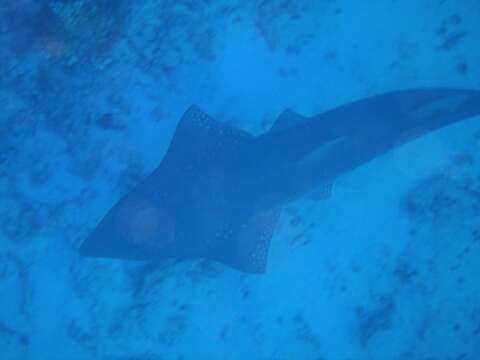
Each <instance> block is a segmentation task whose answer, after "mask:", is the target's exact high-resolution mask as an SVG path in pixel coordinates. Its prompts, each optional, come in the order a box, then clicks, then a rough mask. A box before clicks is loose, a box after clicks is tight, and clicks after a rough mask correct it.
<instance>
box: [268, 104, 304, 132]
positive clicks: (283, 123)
mask: <svg viewBox="0 0 480 360" xmlns="http://www.w3.org/2000/svg"><path fill="white" fill-rule="evenodd" d="M307 119H308V118H306V117H304V116H302V115H300V114H297V113H296V112H294V111H293V110H290V109H287V110H285V111H283V112H282V113H281V114H280V116H279V117H278V118H277V120H276V121H275V123H274V124H273V126H272V128H271V129H270V131H277V130H285V129H287V128H289V127H291V126H294V125H298V124H299V123H301V122H303V121H305V120H307Z"/></svg>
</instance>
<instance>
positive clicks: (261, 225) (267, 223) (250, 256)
mask: <svg viewBox="0 0 480 360" xmlns="http://www.w3.org/2000/svg"><path fill="white" fill-rule="evenodd" d="M280 212H281V210H280V209H278V208H275V209H269V210H265V211H260V212H256V213H255V214H254V216H252V217H251V218H250V219H249V220H248V222H246V223H244V224H242V225H241V229H240V232H239V235H238V237H237V239H236V240H237V241H236V246H237V248H236V253H237V264H236V267H237V268H239V269H240V270H242V271H244V272H248V273H255V274H263V273H264V272H265V270H266V268H267V260H268V252H269V248H270V242H271V239H272V237H273V234H274V232H275V228H276V226H277V221H278V218H279V216H280Z"/></svg>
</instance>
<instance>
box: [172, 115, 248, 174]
mask: <svg viewBox="0 0 480 360" xmlns="http://www.w3.org/2000/svg"><path fill="white" fill-rule="evenodd" d="M252 138H253V137H252V135H250V134H249V133H247V132H245V131H243V130H241V129H238V128H235V127H233V126H230V125H228V124H225V123H222V122H220V121H216V120H215V119H213V118H212V117H210V116H209V115H207V114H206V113H204V112H203V111H202V110H200V109H199V108H198V107H197V106H191V107H190V108H189V109H188V110H187V111H186V112H185V114H184V115H183V117H182V118H181V120H180V122H179V124H178V126H177V129H176V131H175V135H174V136H173V139H172V143H171V144H170V147H169V149H168V151H167V154H166V155H165V158H164V160H163V162H164V163H167V162H172V163H174V164H175V165H176V166H182V167H192V168H194V167H195V166H196V165H198V164H200V163H208V162H211V161H214V160H216V159H218V158H219V157H227V156H228V155H231V153H232V151H235V150H236V149H238V148H239V147H240V146H243V145H245V144H246V143H247V142H249V141H250V140H252Z"/></svg>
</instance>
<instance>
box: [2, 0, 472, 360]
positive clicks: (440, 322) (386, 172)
mask: <svg viewBox="0 0 480 360" xmlns="http://www.w3.org/2000/svg"><path fill="white" fill-rule="evenodd" d="M478 39H480V2H478V1H476V0H465V1H462V2H459V1H453V0H451V1H448V0H447V1H445V0H406V1H383V0H374V1H369V2H360V1H354V0H343V1H339V0H322V1H320V0H318V1H308V0H297V1H293V0H291V1H289V0H287V1H274V0H252V1H227V0H222V1H220V0H218V1H213V0H210V1H207V0H198V1H194V0H178V1H174V0H165V1H160V0H145V1H135V2H130V1H127V0H115V1H114V0H97V1H93V0H91V1H87V0H43V1H34V0H21V1H20V0H4V1H2V2H1V3H0V108H1V111H0V359H2V360H4V359H5V360H17V359H18V360H20V359H22V360H23V359H52V360H56V359H66V360H77V359H78V360H80V359H106V360H127V359H129V360H133V359H138V360H158V359H166V360H180V359H182V360H190V359H195V360H204V359H205V360H217V359H218V360H223V359H225V360H237V359H252V360H297V359H302V360H303V359H304V360H320V359H322V360H364V359H365V360H377V359H378V360H383V359H402V360H403V359H405V360H406V359H415V360H416V359H418V360H426V359H429V360H433V359H435V360H444V359H445V360H447V359H448V360H450V359H451V360H460V359H461V360H476V359H479V358H480V281H478V279H479V277H480V216H479V214H480V195H479V194H480V165H479V164H480V156H479V154H480V117H478V116H477V117H473V118H469V119H466V120H465V121H462V122H461V123H458V124H456V125H454V126H450V127H447V128H444V129H441V130H439V131H436V132H434V133H431V134H429V135H428V136H425V137H422V138H420V139H418V140H416V141H414V142H412V143H409V144H407V145H405V146H403V147H401V148H398V149H397V150H395V151H393V152H391V153H389V154H386V155H385V156H382V157H379V158H377V159H375V160H374V161H372V162H369V163H368V164H366V165H364V166H361V167H359V168H358V169H355V170H354V171H352V172H350V173H348V174H346V175H344V176H341V177H340V178H338V179H337V180H336V181H335V182H334V183H333V184H332V185H331V188H329V189H328V190H329V191H327V193H328V194H321V196H315V197H308V198H304V199H300V200H298V201H295V202H292V203H289V204H288V205H287V206H285V207H284V208H283V210H282V214H281V216H280V221H279V223H278V224H277V227H276V229H275V233H274V236H273V239H272V242H271V246H270V254H269V258H268V266H267V271H266V273H265V274H263V275H250V274H246V273H242V272H239V271H237V270H235V269H231V268H228V267H225V266H223V265H222V264H219V263H214V262H210V261H205V260H201V259H196V260H191V261H181V262H168V263H148V262H139V263H137V262H130V261H123V260H111V259H96V258H93V259H92V258H85V257H81V256H79V254H78V251H77V249H78V247H79V246H80V244H81V243H82V242H83V241H84V240H85V238H86V237H87V236H88V235H89V234H90V232H91V231H92V229H94V227H95V226H96V224H97V223H98V222H99V220H100V219H101V218H102V217H103V216H104V215H105V213H106V212H107V211H108V210H109V209H110V208H111V207H112V206H113V205H114V204H115V202H116V201H117V200H118V199H120V198H121V197H122V196H123V195H124V194H126V193H127V192H128V191H129V190H131V189H132V188H133V187H134V186H135V185H136V184H138V183H139V182H140V181H141V180H142V179H144V178H145V176H147V175H148V174H149V173H150V172H151V171H152V170H154V169H155V168H156V166H157V165H158V164H159V162H160V161H161V160H162V158H163V156H164V154H165V152H166V151H167V149H168V146H169V143H170V140H171V138H172V136H173V134H174V132H175V129H176V126H177V123H178V121H179V119H180V118H181V116H182V114H183V113H184V111H185V110H186V109H187V108H188V107H189V106H190V105H191V104H197V105H198V106H200V107H201V108H202V109H203V110H204V111H206V112H207V113H208V114H210V115H211V116H212V117H213V118H215V119H217V120H219V121H222V122H224V123H227V124H229V125H232V126H236V127H238V128H240V129H242V130H245V131H248V132H249V133H251V134H254V135H259V134H263V133H265V132H267V131H268V130H269V128H270V127H271V125H272V124H273V122H274V121H275V119H276V118H277V117H278V115H279V114H280V113H281V112H282V111H283V110H285V109H287V108H290V109H293V110H295V111H296V112H298V113H300V114H303V115H306V116H311V115H315V114H318V113H321V112H323V111H326V110H329V109H332V108H334V107H336V106H340V105H343V104H345V103H348V102H351V101H354V100H358V99H362V98H365V97H367V96H370V95H374V94H380V93H384V92H388V91H393V90H398V89H407V88H419V87H460V88H472V89H479V88H480V80H479V79H480V67H479V66H478V65H479V64H480V47H479V46H478Z"/></svg>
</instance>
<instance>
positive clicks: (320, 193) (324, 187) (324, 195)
mask: <svg viewBox="0 0 480 360" xmlns="http://www.w3.org/2000/svg"><path fill="white" fill-rule="evenodd" d="M332 191H333V181H328V182H322V183H321V184H320V185H319V186H317V187H316V188H315V189H313V191H311V192H310V193H309V194H308V195H307V198H308V199H311V200H314V201H321V200H326V199H329V198H330V197H331V196H332Z"/></svg>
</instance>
